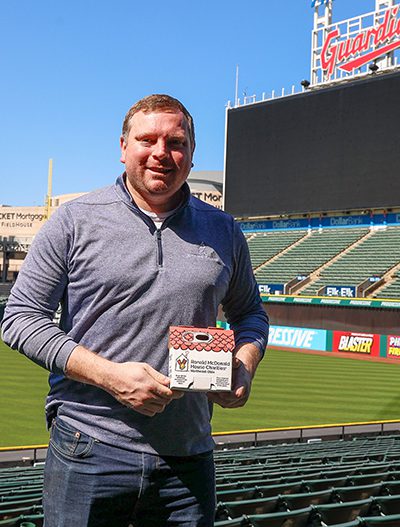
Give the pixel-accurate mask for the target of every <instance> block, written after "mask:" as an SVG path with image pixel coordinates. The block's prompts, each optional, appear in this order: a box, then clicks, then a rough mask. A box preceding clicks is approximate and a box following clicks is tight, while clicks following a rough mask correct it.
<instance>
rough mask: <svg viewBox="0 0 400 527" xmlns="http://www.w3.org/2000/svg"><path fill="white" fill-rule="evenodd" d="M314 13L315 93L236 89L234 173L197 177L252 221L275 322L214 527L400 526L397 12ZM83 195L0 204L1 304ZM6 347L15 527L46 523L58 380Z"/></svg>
mask: <svg viewBox="0 0 400 527" xmlns="http://www.w3.org/2000/svg"><path fill="white" fill-rule="evenodd" d="M313 9H314V29H313V33H312V35H313V38H312V63H311V72H310V80H304V81H303V82H302V91H300V92H298V93H296V92H294V91H293V93H289V94H285V93H284V92H282V94H281V95H279V96H273V97H270V98H266V97H265V96H264V95H263V96H262V97H261V98H260V99H257V97H255V96H254V97H247V96H245V97H243V98H242V99H239V98H238V96H237V94H236V97H235V100H234V101H233V102H230V103H228V105H227V109H226V144H225V170H224V175H223V178H222V174H221V173H219V172H213V171H210V172H197V173H196V172H192V173H191V175H190V177H189V184H190V187H191V191H192V193H193V194H195V195H196V196H197V197H199V198H200V199H203V200H205V201H208V202H210V203H211V204H213V205H216V206H222V207H223V208H224V210H226V211H227V212H229V213H230V214H232V215H233V216H234V217H235V218H236V219H237V221H238V222H239V223H240V226H241V228H242V231H243V233H244V235H245V238H246V241H247V244H248V247H249V251H250V256H251V261H252V267H253V270H254V274H255V277H256V280H257V283H258V287H259V291H260V294H261V298H262V300H263V303H264V307H265V310H266V311H267V313H268V315H269V317H270V322H271V332H270V340H269V347H268V351H267V354H266V357H265V359H264V361H263V362H262V363H261V365H260V367H259V370H258V372H257V376H256V378H255V380H254V383H253V388H252V397H251V399H250V401H249V403H248V404H247V405H246V406H245V407H244V408H241V409H237V410H235V411H233V412H227V411H226V410H223V409H221V408H218V407H216V408H215V411H214V416H213V429H214V439H215V442H216V452H215V462H216V469H217V501H218V506H217V510H216V521H215V525H216V526H217V527H222V526H227V527H356V526H360V527H362V526H365V527H378V526H386V527H400V464H399V463H400V461H399V460H400V417H399V391H398V386H399V379H400V369H399V367H400V366H399V361H400V324H399V314H400V311H399V310H400V179H399V177H398V167H399V166H400V150H399V148H398V144H399V141H398V138H399V132H398V122H399V120H400V107H399V104H398V93H400V67H399V66H398V64H397V53H398V50H399V49H400V12H399V4H396V3H395V1H394V0H376V5H375V11H374V12H372V13H366V14H360V15H359V16H358V17H353V18H351V19H348V20H343V21H340V22H333V6H332V0H314V1H313ZM74 197H76V195H72V194H71V195H65V196H55V197H52V196H50V192H49V194H48V204H47V207H26V208H24V207H14V208H13V207H7V206H1V207H0V229H1V230H0V233H1V236H2V242H1V246H0V251H1V252H2V259H1V261H0V268H1V277H2V282H1V284H0V296H2V298H1V300H0V310H4V305H5V303H6V301H7V295H8V293H9V290H10V288H11V286H12V283H13V281H14V280H15V278H16V276H17V274H18V271H19V269H20V266H21V263H22V261H23V259H24V257H25V255H26V253H27V252H28V251H29V246H30V243H31V241H32V238H33V237H34V235H35V234H36V232H37V231H38V229H39V228H40V226H41V225H42V224H43V223H44V221H46V218H47V217H48V216H49V214H51V212H52V211H53V210H55V208H56V207H58V206H59V205H60V204H61V203H63V202H65V201H67V200H69V199H73V198H74ZM222 200H223V204H222ZM28 209H29V210H28ZM0 315H1V313H0ZM218 325H219V326H220V327H227V322H226V320H225V319H224V316H223V313H222V311H221V313H220V316H219V322H218ZM0 345H1V346H2V357H3V361H2V367H3V369H4V371H5V372H7V375H6V376H4V383H2V386H1V387H0V390H1V397H0V409H1V416H2V421H3V423H4V425H3V434H2V438H1V442H0V478H1V479H0V482H1V483H0V485H1V491H0V496H1V500H0V526H2V525H4V526H10V527H13V526H18V527H21V526H22V527H35V526H36V527H41V526H42V525H43V511H42V508H41V499H42V482H43V460H44V458H45V454H46V446H47V440H48V435H47V432H46V430H45V426H44V418H43V416H42V413H43V399H44V397H45V393H46V389H47V388H46V381H47V372H45V371H43V370H40V369H39V368H37V366H35V365H34V364H31V363H30V362H29V361H27V360H26V359H25V358H24V357H21V356H20V355H19V354H17V353H15V352H14V351H11V350H10V349H8V348H7V347H6V346H5V345H4V344H3V343H2V342H0ZM21 379H22V380H23V382H21ZM26 380H28V381H26ZM27 409H28V412H27V411H26V410H27ZM6 423H7V426H6Z"/></svg>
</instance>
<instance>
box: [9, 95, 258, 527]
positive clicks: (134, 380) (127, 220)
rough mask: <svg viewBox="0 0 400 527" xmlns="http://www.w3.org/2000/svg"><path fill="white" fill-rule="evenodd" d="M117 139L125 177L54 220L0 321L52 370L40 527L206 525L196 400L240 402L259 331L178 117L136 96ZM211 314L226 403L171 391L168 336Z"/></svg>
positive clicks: (245, 280)
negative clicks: (229, 351) (195, 192)
mask: <svg viewBox="0 0 400 527" xmlns="http://www.w3.org/2000/svg"><path fill="white" fill-rule="evenodd" d="M120 142H121V161H122V163H124V164H125V173H124V174H123V175H122V176H121V177H119V178H118V179H117V181H116V184H115V185H113V186H111V187H107V188H105V189H101V190H99V191H95V192H92V193H89V194H87V195H85V196H83V197H81V198H78V199H77V200H74V201H71V202H69V203H66V204H65V205H63V206H62V207H60V208H59V209H58V210H57V211H56V212H55V213H54V214H53V216H52V217H51V219H50V220H49V221H48V222H47V223H46V225H45V226H44V227H43V228H42V230H41V231H40V232H39V233H38V235H37V237H36V239H35V241H34V243H33V244H32V247H31V249H30V251H29V253H28V255H27V258H26V261H25V262H24V265H23V268H22V270H21V272H20V275H19V277H18V280H17V282H16V284H15V286H14V288H13V290H12V293H11V295H10V298H9V301H8V304H7V309H6V312H5V316H4V319H3V325H2V327H3V338H4V340H5V341H6V342H7V343H8V344H9V345H10V346H11V347H13V348H15V349H19V351H21V352H22V353H24V354H25V355H27V356H28V357H29V358H31V359H32V360H34V361H35V362H37V363H38V364H40V365H41V366H44V367H45V368H47V369H49V370H50V371H51V372H52V373H51V375H50V386H51V388H50V393H49V396H48V399H47V404H46V414H47V419H48V423H49V425H51V437H50V446H49V451H48V457H47V460H46V469H45V484H44V496H43V498H44V511H45V525H46V527H67V526H79V527H82V526H86V525H88V526H89V525H90V526H107V527H110V526H114V525H115V526H118V527H125V526H127V525H129V524H131V523H132V524H133V525H135V526H140V527H142V526H152V527H161V526H164V525H166V526H167V525H168V526H169V525H182V526H185V527H186V526H211V525H213V514H214V506H215V497H214V494H215V492H214V466H213V459H212V449H213V441H212V439H211V435H210V417H211V407H210V404H209V400H210V401H213V402H216V403H218V404H220V405H221V406H224V407H238V406H242V405H243V404H245V402H246V400H247V398H248V396H249V393H250V386H251V380H252V377H253V375H254V373H255V370H256V367H257V364H258V362H259V360H260V358H261V356H262V353H263V351H264V349H265V346H266V342H267V333H268V321H267V317H266V314H265V312H264V310H263V309H262V306H261V304H260V298H259V295H258V290H257V285H256V283H255V280H254V276H253V274H252V270H251V265H250V260H249V255H248V250H247V246H246V242H245V240H244V237H243V235H242V234H241V232H240V229H239V228H238V226H237V225H236V224H235V223H234V221H233V219H232V218H231V217H230V216H229V215H227V214H225V213H224V212H222V211H218V210H217V209H215V208H214V207H211V206H209V205H206V204H204V203H202V202H200V201H199V200H197V199H196V198H194V197H192V196H190V192H189V188H188V186H187V183H186V178H187V176H188V174H189V171H190V168H191V166H192V157H193V151H194V147H195V137H194V126H193V120H192V117H191V116H190V114H189V112H188V111H187V110H186V108H185V107H184V106H183V105H182V104H181V103H180V102H179V101H177V100H176V99H174V98H172V97H169V96H166V95H151V96H149V97H146V98H144V99H142V100H141V101H139V102H138V103H136V104H135V105H134V106H133V107H132V108H131V109H130V110H129V112H128V113H127V115H126V117H125V121H124V125H123V132H122V136H121V140H120ZM59 302H61V304H62V315H61V321H60V326H59V327H58V326H56V325H55V324H54V323H53V315H54V312H55V310H56V308H57V306H58V304H59ZM220 303H221V304H222V306H223V308H224V310H225V313H226V316H227V319H228V321H229V322H230V323H231V326H232V328H233V329H234V331H235V339H236V359H235V360H236V362H235V369H234V390H233V391H232V392H229V393H223V394H222V393H221V394H215V393H210V394H208V398H207V394H204V393H190V392H186V393H183V392H176V391H173V390H171V389H170V388H169V379H168V377H167V376H166V373H167V362H168V345H167V342H168V328H169V326H171V325H195V326H200V327H207V326H214V325H215V322H216V316H217V309H218V305H219V304H220Z"/></svg>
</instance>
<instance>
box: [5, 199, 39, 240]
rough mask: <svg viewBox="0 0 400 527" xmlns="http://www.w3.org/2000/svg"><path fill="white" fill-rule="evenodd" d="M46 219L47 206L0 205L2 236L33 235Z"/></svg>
mask: <svg viewBox="0 0 400 527" xmlns="http://www.w3.org/2000/svg"><path fill="white" fill-rule="evenodd" d="M45 221H46V211H45V207H4V206H0V236H1V237H3V238H10V237H13V238H20V237H24V238H29V237H33V236H34V235H35V234H36V233H37V232H38V230H39V229H40V228H41V227H42V225H44V222H45Z"/></svg>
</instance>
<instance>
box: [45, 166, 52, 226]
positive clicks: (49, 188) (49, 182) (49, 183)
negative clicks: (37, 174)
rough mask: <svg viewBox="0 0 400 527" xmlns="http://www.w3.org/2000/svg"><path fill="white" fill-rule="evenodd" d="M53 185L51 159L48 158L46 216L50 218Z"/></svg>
mask: <svg viewBox="0 0 400 527" xmlns="http://www.w3.org/2000/svg"><path fill="white" fill-rule="evenodd" d="M52 185H53V160H52V159H49V171H48V175H47V195H46V218H47V219H49V218H50V214H51V192H52Z"/></svg>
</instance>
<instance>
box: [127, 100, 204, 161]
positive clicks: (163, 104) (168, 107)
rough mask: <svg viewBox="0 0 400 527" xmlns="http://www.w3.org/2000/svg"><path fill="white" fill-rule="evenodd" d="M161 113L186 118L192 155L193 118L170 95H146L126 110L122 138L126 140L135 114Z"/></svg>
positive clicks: (193, 145) (193, 144) (193, 141)
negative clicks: (170, 113) (171, 113)
mask: <svg viewBox="0 0 400 527" xmlns="http://www.w3.org/2000/svg"><path fill="white" fill-rule="evenodd" d="M161 111H166V112H175V113H176V112H182V113H183V115H184V116H185V117H186V120H187V123H188V127H189V136H190V144H191V148H192V154H193V152H194V148H195V146H196V141H195V134H194V122H193V117H192V116H191V115H190V113H189V112H188V110H187V109H186V108H185V106H184V105H183V104H182V103H181V102H180V101H178V99H175V98H174V97H171V96H170V95H164V94H158V93H156V94H153V95H147V97H143V99H140V101H138V102H136V103H135V104H134V105H133V106H131V108H130V109H129V110H128V113H127V114H126V115H125V119H124V123H123V125H122V137H123V138H124V139H125V140H127V139H128V135H129V131H130V129H131V119H132V117H133V116H134V115H135V113H137V112H143V113H151V112H161Z"/></svg>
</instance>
